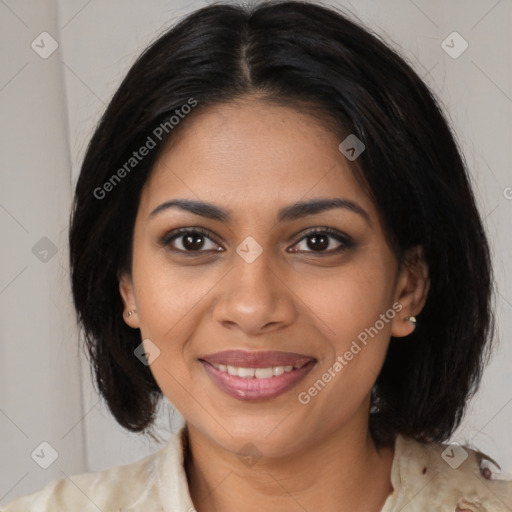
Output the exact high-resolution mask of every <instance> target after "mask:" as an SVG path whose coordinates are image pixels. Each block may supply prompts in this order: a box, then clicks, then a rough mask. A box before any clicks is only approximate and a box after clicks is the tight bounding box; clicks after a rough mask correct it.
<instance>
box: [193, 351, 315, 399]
mask: <svg viewBox="0 0 512 512" xmlns="http://www.w3.org/2000/svg"><path fill="white" fill-rule="evenodd" d="M199 361H200V362H201V364H202V365H203V367H204V369H205V371H206V373H207V375H208V376H209V377H210V378H211V379H212V381H213V382H214V383H215V384H216V385H217V387H219V388H220V389H221V390H222V391H224V392H225V393H226V394H228V395H229V396H232V397H234V398H238V399H240V400H251V401H261V400H268V399H270V398H274V397H276V396H278V395H281V394H283V393H285V392H286V391H288V390H290V389H291V388H293V387H294V386H295V385H296V384H297V383H298V382H299V381H301V380H302V379H303V378H304V377H305V376H306V374H307V373H309V372H310V370H311V369H312V368H313V366H314V365H315V364H316V359H315V358H313V357H310V356H305V355H303V354H295V353H291V352H246V351H242V350H229V351H225V352H217V353H215V354H210V355H207V356H204V357H202V358H199Z"/></svg>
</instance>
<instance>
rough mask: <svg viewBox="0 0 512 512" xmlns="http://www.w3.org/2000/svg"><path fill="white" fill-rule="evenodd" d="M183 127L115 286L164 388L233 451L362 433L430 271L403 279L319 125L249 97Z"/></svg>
mask: <svg viewBox="0 0 512 512" xmlns="http://www.w3.org/2000/svg"><path fill="white" fill-rule="evenodd" d="M182 128H183V129H182V131H180V132H178V133H177V136H176V137H175V138H174V139H173V140H172V142H171V143H170V144H169V145H168V146H167V147H166V150H165V151H164V152H163V153H162V155H161V156H160V158H159V160H158V161H157V163H156V165H155V167H154V169H153V172H152V174H151V177H150V179H149V180H148V181H147V183H146V185H145V187H144V189H143V191H142V194H141V199H140V204H139V209H138V214H137V218H136V223H135V227H134V241H133V266H132V272H131V275H127V274H125V275H123V276H122V278H121V280H120V291H121V295H122V298H123V302H124V306H125V311H128V310H130V309H136V313H135V314H133V315H131V316H130V317H126V316H125V321H126V322H127V323H128V324H129V325H130V326H131V327H133V328H140V330H141V337H142V338H141V339H143V340H145V341H144V347H145V348H146V349H147V352H148V353H149V354H150V358H153V357H154V356H155V355H156V354H158V356H157V357H156V358H155V359H154V360H153V361H152V362H151V365H150V368H151V371H152V373H153V375H154V377H155V379H156V381H157V383H158V385H159V386H160V389H161V390H162V392H163V393H164V394H165V396H166V397H167V398H168V399H169V401H170V402H171V403H172V404H173V405H174V406H175V407H176V408H177V409H178V410H179V411H180V412H181V414H182V415H183V416H184V418H185V420H186V421H187V423H188V424H189V426H192V427H193V428H194V429H196V430H197V431H198V432H201V433H202V434H203V435H204V436H206V437H208V438H209V439H210V440H212V441H214V442H215V443H217V444H218V445H219V446H221V447H223V448H225V449H227V450H230V451H233V452H236V451H238V450H239V449H240V447H241V446H243V445H244V444H245V443H246V442H248V441H251V442H252V443H254V444H255V445H256V446H257V447H258V449H259V450H261V451H262V452H263V453H266V454H268V455H285V454H287V453H291V452H293V451H296V450H299V449H303V448H304V447H307V446H308V445H310V446H312V445H313V444H314V443H315V442H317V441H318V440H319V439H322V438H323V437H325V436H327V435H330V434H332V433H334V432H339V431H341V430H343V429H358V430H361V428H363V429H365V428H366V427H367V423H368V414H369V394H370V391H371V388H372V386H373V384H374V382H375V380H376V378H377V375H378V373H379V371H380V369H381V366H382V364H383V361H384V358H385V354H386V350H387V347H388V342H389V338H390V336H391V335H393V336H406V335H407V334H409V333H410V332H411V331H412V329H413V327H412V325H411V324H410V323H409V322H408V321H406V320H405V317H406V316H409V315H414V314H417V313H418V312H419V309H420V308H421V306H422V297H423V296H424V294H425V286H424V284H425V279H423V280H422V276H423V277H425V276H424V267H422V268H423V270H421V268H420V271H418V269H414V268H413V267H410V268H409V267H401V268H399V266H398V263H397V260H396V258H395V256H394V254H393V252H392V250H391V249H390V247H389V246H388V243H387V242H386V239H385V236H384V233H383V229H382V226H381V221H380V219H379V216H378V213H377V211H376V209H375V207H374V205H373V204H372V202H371V200H370V199H369V197H368V196H367V194H366V193H365V191H364V190H363V189H362V188H361V187H360V186H359V185H358V183H357V181H356V179H355V178H354V177H353V175H352V171H351V170H350V168H349V165H348V164H349V162H348V161H347V159H346V158H345V156H344V155H343V154H342V153H341V152H340V151H339V149H338V146H339V144H340V142H341V140H340V139H339V137H338V136H337V135H335V134H334V133H333V132H332V131H330V130H329V129H328V128H326V127H323V126H320V124H319V123H318V122H317V121H315V120H314V119H312V118H310V117H308V116H307V115H305V114H301V113H299V112H297V111H295V110H293V109H291V108H288V107H282V106H274V105H269V104H266V103H263V102H261V101H258V100H256V99H246V100H244V101H243V102H240V103H237V104H234V103H229V104H224V105H218V106H215V107H209V108H208V109H207V110H204V111H203V112H201V113H199V112H198V113H196V115H195V116H194V117H191V118H190V119H187V120H186V124H185V125H184V126H182ZM178 200H180V201H188V202H189V203H182V206H179V205H176V204H174V205H172V204H171V203H170V202H171V201H178ZM198 202H201V203H207V204H208V205H209V206H207V207H206V206H204V204H201V203H198ZM315 203H318V204H316V206H315ZM187 205H188V206H187ZM308 205H309V206H308ZM422 272H423V273H422ZM422 283H423V285H422ZM148 340H150V341H148ZM155 347H157V348H155ZM150 360H151V359H150ZM141 364H142V363H141ZM291 434H292V435H291Z"/></svg>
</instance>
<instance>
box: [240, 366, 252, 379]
mask: <svg viewBox="0 0 512 512" xmlns="http://www.w3.org/2000/svg"><path fill="white" fill-rule="evenodd" d="M238 376H239V377H244V379H249V378H251V377H254V368H238Z"/></svg>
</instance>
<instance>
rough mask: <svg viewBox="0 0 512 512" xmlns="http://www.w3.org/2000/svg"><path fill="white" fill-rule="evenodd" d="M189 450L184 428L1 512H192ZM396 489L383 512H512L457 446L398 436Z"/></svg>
mask: <svg viewBox="0 0 512 512" xmlns="http://www.w3.org/2000/svg"><path fill="white" fill-rule="evenodd" d="M184 442H185V429H184V428H181V429H180V430H178V431H177V432H176V433H175V434H174V435H173V436H172V437H171V439H170V440H169V442H168V444H167V445H166V446H165V447H163V448H161V449H160V450H159V451H157V452H155V453H154V454H152V455H149V456H148V457H145V458H143V459H141V460H139V461H137V462H133V463H131V464H127V465H124V466H117V467H113V468H110V469H106V470H104V471H99V472H95V473H82V474H79V475H76V476H73V477H71V478H62V479H60V480H55V481H53V482H51V483H49V484H48V485H46V486H45V487H44V488H43V489H41V490H40V491H37V492H35V493H33V494H31V495H28V496H22V497H20V498H17V499H15V500H14V501H11V502H10V503H8V504H7V505H6V506H4V507H3V508H0V512H98V510H100V511H101V512H129V511H130V512H194V511H195V509H194V505H193V503H192V500H191V497H190V493H189V489H188V483H187V477H186V473H185V470H184V467H183V456H184ZM487 460H489V459H487ZM391 483H392V485H393V489H394V490H393V492H392V494H390V495H389V496H388V498H387V500H386V502H385V504H384V507H383V508H382V512H399V511H400V512H425V511H428V512H433V511H440V512H441V511H442V512H466V511H471V512H512V482H509V481H504V480H498V479H495V475H494V474H493V471H492V470H491V469H490V468H489V466H486V459H485V457H484V456H483V455H482V454H480V453H479V452H476V451H473V450H470V449H468V448H464V447H461V446H458V445H455V444H454V445H441V444H429V445H423V444H420V443H418V442H417V441H415V440H412V439H409V438H406V437H403V436H398V437H397V438H396V442H395V455H394V459H393V464H392V467H391Z"/></svg>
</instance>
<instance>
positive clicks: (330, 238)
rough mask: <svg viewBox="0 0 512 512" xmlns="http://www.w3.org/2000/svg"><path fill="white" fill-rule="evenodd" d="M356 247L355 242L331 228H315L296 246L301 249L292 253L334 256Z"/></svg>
mask: <svg viewBox="0 0 512 512" xmlns="http://www.w3.org/2000/svg"><path fill="white" fill-rule="evenodd" d="M353 245H354V242H353V240H352V239H351V238H350V237H348V236H347V235H344V234H343V233H341V232H339V231H337V230H334V229H331V228H322V229H318V228H315V229H313V230H310V231H308V232H307V233H306V234H305V235H304V236H303V237H302V238H301V239H300V240H299V241H298V242H297V243H296V244H295V246H299V249H295V250H293V251H292V252H312V253H318V254H319V255H323V254H333V253H338V252H341V251H343V250H345V249H347V248H349V247H352V246H353Z"/></svg>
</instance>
